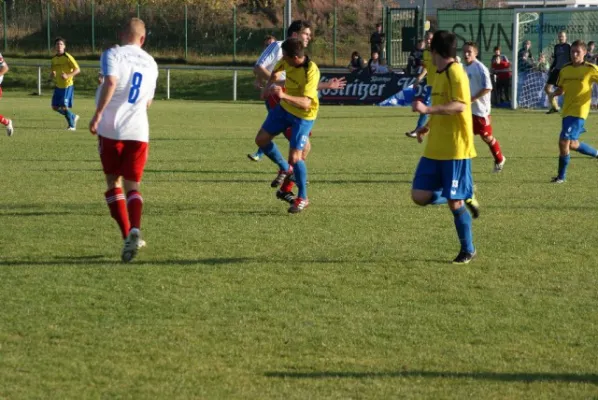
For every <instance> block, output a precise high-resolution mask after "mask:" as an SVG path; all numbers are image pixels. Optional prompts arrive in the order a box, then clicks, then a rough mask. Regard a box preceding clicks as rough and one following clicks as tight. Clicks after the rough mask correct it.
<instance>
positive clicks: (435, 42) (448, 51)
mask: <svg viewBox="0 0 598 400" xmlns="http://www.w3.org/2000/svg"><path fill="white" fill-rule="evenodd" d="M430 50H432V51H435V52H436V53H437V54H438V55H439V56H440V57H442V58H455V57H456V56H457V36H455V34H454V33H452V32H449V31H436V32H435V33H434V37H433V38H432V43H430Z"/></svg>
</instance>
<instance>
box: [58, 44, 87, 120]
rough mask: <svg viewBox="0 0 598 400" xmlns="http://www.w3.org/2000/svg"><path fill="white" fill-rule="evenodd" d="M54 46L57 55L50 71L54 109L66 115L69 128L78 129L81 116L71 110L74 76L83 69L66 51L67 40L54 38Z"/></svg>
mask: <svg viewBox="0 0 598 400" xmlns="http://www.w3.org/2000/svg"><path fill="white" fill-rule="evenodd" d="M54 46H55V48H56V55H55V56H54V57H52V71H51V72H50V80H54V94H53V95H52V109H53V110H54V111H56V112H58V113H59V114H61V115H64V117H65V118H66V122H67V123H68V128H67V129H68V130H69V131H74V130H76V129H77V121H78V120H79V116H78V115H76V114H74V113H73V112H72V111H71V110H70V109H71V108H72V107H73V96H74V94H75V86H73V77H75V76H76V75H77V74H79V72H81V70H80V69H79V64H77V61H75V59H74V58H73V56H71V55H70V54H69V53H67V52H66V51H65V50H66V40H64V39H63V38H61V37H57V38H56V39H55V40H54Z"/></svg>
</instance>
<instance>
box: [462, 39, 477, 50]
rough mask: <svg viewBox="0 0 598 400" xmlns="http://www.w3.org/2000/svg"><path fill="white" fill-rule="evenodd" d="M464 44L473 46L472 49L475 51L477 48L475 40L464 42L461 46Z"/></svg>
mask: <svg viewBox="0 0 598 400" xmlns="http://www.w3.org/2000/svg"><path fill="white" fill-rule="evenodd" d="M465 46H469V47H473V48H474V49H476V51H477V50H478V44H477V43H476V42H471V41H470V42H465V44H464V45H463V47H465Z"/></svg>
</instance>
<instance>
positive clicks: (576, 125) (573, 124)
mask: <svg viewBox="0 0 598 400" xmlns="http://www.w3.org/2000/svg"><path fill="white" fill-rule="evenodd" d="M585 122H586V120H585V119H583V118H578V117H565V118H563V128H562V129H561V140H578V139H579V137H580V136H581V134H582V133H584V132H585V131H586V128H585V127H584V124H585Z"/></svg>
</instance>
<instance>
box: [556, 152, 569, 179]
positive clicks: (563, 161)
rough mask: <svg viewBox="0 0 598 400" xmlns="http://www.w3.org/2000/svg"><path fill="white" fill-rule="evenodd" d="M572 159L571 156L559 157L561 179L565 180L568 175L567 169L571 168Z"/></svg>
mask: <svg viewBox="0 0 598 400" xmlns="http://www.w3.org/2000/svg"><path fill="white" fill-rule="evenodd" d="M570 159H571V155H570V154H567V155H566V156H560V157H559V176H558V178H559V179H562V180H565V176H566V175H567V167H568V166H569V160H570Z"/></svg>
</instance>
